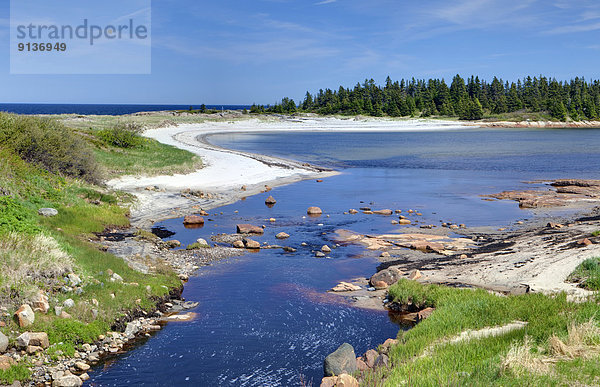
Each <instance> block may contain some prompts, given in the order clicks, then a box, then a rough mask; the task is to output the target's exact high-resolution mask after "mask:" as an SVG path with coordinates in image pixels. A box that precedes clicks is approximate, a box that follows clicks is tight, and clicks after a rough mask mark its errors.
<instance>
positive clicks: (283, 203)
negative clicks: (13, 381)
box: [91, 130, 600, 386]
mask: <svg viewBox="0 0 600 387" xmlns="http://www.w3.org/2000/svg"><path fill="white" fill-rule="evenodd" d="M210 140H211V141H212V142H214V143H216V144H218V145H221V146H225V147H231V148H235V149H239V150H245V151H251V152H260V153H267V154H272V155H278V156H285V157H291V158H295V159H298V160H304V161H310V162H314V163H317V164H326V165H329V166H331V167H334V168H336V169H338V170H340V171H341V172H342V173H341V174H340V175H338V176H334V177H331V178H328V179H325V181H324V182H322V183H317V182H315V181H314V180H308V181H303V182H299V183H296V184H293V185H289V186H284V187H279V188H276V189H274V190H273V191H272V192H269V193H265V194H260V195H257V196H254V197H250V198H247V199H246V200H244V201H241V202H238V203H235V204H232V205H229V206H225V207H222V208H219V209H215V210H211V211H210V212H211V215H210V216H209V217H206V219H207V222H206V224H205V226H204V227H203V228H201V229H194V230H189V229H186V228H184V227H183V225H182V220H181V219H175V220H170V221H166V222H162V223H160V224H159V226H163V227H165V228H167V229H169V230H171V231H173V232H175V233H176V234H175V235H174V236H173V237H172V238H176V239H179V240H180V241H181V242H183V243H184V244H188V243H192V242H194V241H195V240H196V239H197V238H199V237H202V238H205V239H207V240H208V239H209V238H210V236H211V235H214V234H218V233H233V232H235V224H236V223H252V224H256V225H263V224H264V225H265V226H266V229H265V235H264V236H262V237H257V238H256V240H258V241H260V242H261V243H262V242H268V243H270V244H275V243H277V244H283V245H287V246H293V247H295V248H297V249H298V251H297V252H296V253H291V254H290V253H284V252H282V251H281V250H261V251H260V252H258V253H254V254H248V255H245V256H243V257H239V258H234V259H231V260H227V261H225V262H222V263H217V264H215V265H213V266H211V267H209V268H204V269H201V271H200V276H199V277H198V278H192V280H191V281H190V282H189V283H188V285H187V286H186V289H185V293H184V296H185V297H186V298H188V299H192V300H197V301H199V302H200V305H199V306H198V308H197V309H196V310H195V312H197V313H198V318H197V319H196V320H194V321H193V322H190V323H179V324H169V325H168V326H167V327H166V328H165V329H164V330H163V331H161V332H159V333H158V334H157V335H156V336H155V337H153V338H152V339H151V340H149V341H148V342H147V343H146V344H145V345H143V346H141V347H139V348H137V349H136V350H134V351H133V352H131V353H129V354H127V355H125V356H124V357H123V358H121V359H119V360H118V361H117V362H115V363H112V364H111V365H110V366H108V367H106V368H104V369H102V370H100V369H97V370H95V371H94V372H93V373H92V374H91V375H92V382H93V383H94V384H95V385H118V386H121V385H181V384H189V385H198V386H214V385H230V386H244V385H247V386H278V385H284V386H287V385H299V383H300V375H304V376H305V379H308V380H313V381H314V385H318V384H319V381H320V377H321V376H322V361H323V359H324V357H325V356H326V355H327V354H328V353H330V352H331V351H333V350H335V348H337V346H339V345H340V344H341V343H343V342H349V343H351V344H352V345H353V346H354V347H355V349H356V351H357V352H358V353H362V352H364V351H365V350H367V349H369V348H372V347H375V346H377V345H378V344H380V343H382V342H383V341H384V340H385V339H387V338H389V337H395V335H396V333H397V332H398V330H399V327H398V326H396V325H395V324H394V323H392V322H391V321H390V319H389V317H388V316H387V314H386V313H378V312H372V311H366V310H360V309H356V308H352V307H350V306H348V305H345V304H342V303H340V299H339V298H337V297H335V296H330V295H328V294H327V293H326V290H327V289H329V288H331V287H332V286H334V285H335V284H336V283H337V282H339V281H346V280H352V279H353V278H357V277H362V278H364V277H368V276H370V275H371V274H373V273H374V272H375V270H376V266H377V264H378V261H377V259H376V256H377V252H368V251H364V250H363V249H362V248H360V247H357V246H352V245H347V246H344V245H343V246H340V247H339V248H337V249H334V250H333V252H332V253H331V254H330V258H327V259H319V258H315V257H314V251H315V250H317V249H319V248H320V247H321V246H322V245H323V244H329V245H332V244H333V243H334V240H335V230H337V229H340V228H345V229H351V230H355V231H358V232H361V233H388V232H398V231H401V230H403V229H405V228H406V227H400V226H395V225H392V224H391V222H390V221H391V219H393V217H384V216H373V215H364V214H358V215H346V214H344V211H347V210H348V209H349V208H359V207H362V206H370V207H372V208H375V209H378V208H391V209H401V210H403V211H404V212H405V213H406V212H407V210H408V209H415V210H418V211H419V212H421V213H422V214H423V216H421V217H418V216H412V219H413V221H415V222H419V223H427V224H429V223H431V224H439V222H440V221H441V220H444V221H454V222H457V223H466V224H467V225H469V226H477V225H494V226H500V225H508V224H511V223H512V222H514V221H515V220H517V219H524V218H528V217H530V216H531V215H532V214H531V213H530V212H528V211H524V210H520V209H519V208H518V206H517V204H516V203H514V202H509V201H495V202H488V201H483V200H481V197H480V196H479V195H480V194H485V193H494V192H499V191H502V190H504V189H521V188H531V187H542V185H541V184H534V185H531V184H525V183H524V181H527V180H535V179H552V178H560V177H587V178H599V177H600V171H599V170H598V168H597V166H598V165H600V131H599V130H553V131H541V130H540V131H536V130H509V131H498V130H469V131H460V132H441V133H344V134H341V133H333V134H332V133H329V134H328V133H285V134H282V133H266V134H262V133H261V134H235V135H217V136H212V137H211V138H210ZM268 195H273V196H274V197H275V198H276V199H277V201H278V202H277V204H276V205H275V206H274V207H272V208H268V207H266V206H265V204H264V200H265V198H266V197H267V196H268ZM313 205H317V206H319V207H321V208H322V209H323V210H324V214H323V216H321V217H319V218H310V217H306V216H305V214H306V208H307V207H309V206H313ZM236 211H237V212H236ZM269 218H275V219H276V222H275V223H270V222H269V221H268V220H267V219H269ZM419 223H417V224H419ZM280 231H285V232H287V233H288V234H290V235H291V238H290V239H288V240H285V241H278V240H276V239H275V237H274V236H275V234H277V233H278V232H280ZM302 242H306V243H307V244H308V245H307V246H302V245H301V243H302Z"/></svg>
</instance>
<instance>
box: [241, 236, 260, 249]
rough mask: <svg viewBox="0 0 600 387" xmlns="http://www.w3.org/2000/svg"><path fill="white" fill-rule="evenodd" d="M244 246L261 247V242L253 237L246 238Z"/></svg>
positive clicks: (250, 247)
mask: <svg viewBox="0 0 600 387" xmlns="http://www.w3.org/2000/svg"><path fill="white" fill-rule="evenodd" d="M244 246H245V247H246V248H247V249H251V250H256V249H260V243H259V242H257V241H253V240H252V239H244Z"/></svg>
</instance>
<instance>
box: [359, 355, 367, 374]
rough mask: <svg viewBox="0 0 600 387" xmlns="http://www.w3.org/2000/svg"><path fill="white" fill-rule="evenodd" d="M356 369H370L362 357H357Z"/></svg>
mask: <svg viewBox="0 0 600 387" xmlns="http://www.w3.org/2000/svg"><path fill="white" fill-rule="evenodd" d="M356 369H357V370H359V371H361V372H362V371H366V370H368V369H369V366H368V365H367V363H365V361H364V360H363V359H362V358H360V357H359V358H357V359H356Z"/></svg>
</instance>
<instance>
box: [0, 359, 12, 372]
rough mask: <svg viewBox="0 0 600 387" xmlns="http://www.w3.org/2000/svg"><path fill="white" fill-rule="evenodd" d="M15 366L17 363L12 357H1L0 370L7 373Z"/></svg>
mask: <svg viewBox="0 0 600 387" xmlns="http://www.w3.org/2000/svg"><path fill="white" fill-rule="evenodd" d="M13 365H15V361H14V360H13V359H12V358H11V357H8V356H0V370H2V371H6V370H7V369H9V368H10V367H11V366H13Z"/></svg>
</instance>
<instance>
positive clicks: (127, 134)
mask: <svg viewBox="0 0 600 387" xmlns="http://www.w3.org/2000/svg"><path fill="white" fill-rule="evenodd" d="M142 131H143V128H142V126H141V125H139V124H137V123H135V122H120V123H118V124H116V125H115V126H113V127H112V128H108V129H102V130H99V131H98V132H96V136H97V137H98V138H99V139H100V140H101V141H102V142H103V143H105V144H106V145H110V146H115V147H117V148H126V149H127V148H137V147H139V146H141V145H143V144H144V141H145V139H144V138H143V137H142V136H140V133H141V132H142Z"/></svg>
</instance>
